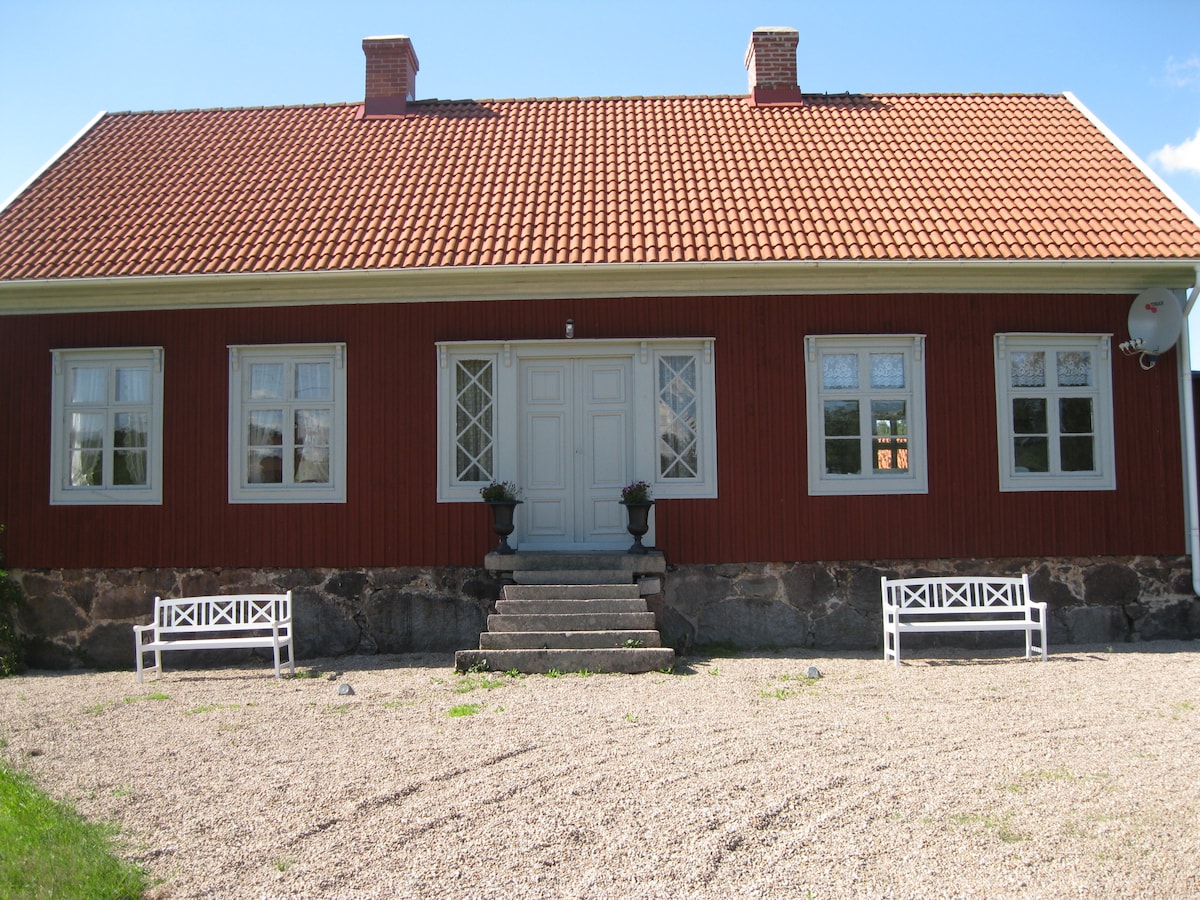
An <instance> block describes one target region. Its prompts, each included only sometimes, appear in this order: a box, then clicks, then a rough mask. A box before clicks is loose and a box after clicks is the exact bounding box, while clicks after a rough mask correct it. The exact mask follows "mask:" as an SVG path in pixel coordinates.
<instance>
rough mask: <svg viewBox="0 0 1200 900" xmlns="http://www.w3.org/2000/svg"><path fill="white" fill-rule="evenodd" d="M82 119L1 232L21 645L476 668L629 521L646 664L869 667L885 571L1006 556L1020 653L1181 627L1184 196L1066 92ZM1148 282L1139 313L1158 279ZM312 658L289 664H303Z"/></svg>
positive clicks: (1192, 530) (1188, 599)
mask: <svg viewBox="0 0 1200 900" xmlns="http://www.w3.org/2000/svg"><path fill="white" fill-rule="evenodd" d="M796 48H797V34H796V32H795V31H792V30H790V29H762V30H760V31H756V32H755V33H754V35H753V36H752V38H751V41H750V46H749V48H748V50H747V55H746V65H747V69H748V71H749V81H750V85H749V92H748V94H744V95H735V96H704V97H610V98H582V99H581V98H570V99H528V100H477V101H453V102H449V101H439V100H415V99H414V84H415V75H416V72H417V68H418V62H417V57H416V54H415V52H414V50H413V46H412V43H411V42H410V41H409V40H408V38H404V37H387V38H369V39H367V40H365V41H364V42H363V49H364V51H365V54H366V98H365V101H364V102H352V103H346V104H344V105H322V106H290V107H276V108H254V109H213V110H194V111H172V112H147V113H115V114H105V115H101V116H99V117H98V118H97V119H96V120H95V121H94V122H93V123H91V124H90V125H89V126H88V128H86V129H85V131H84V132H83V133H82V134H81V135H80V136H79V137H78V138H77V139H76V140H75V141H74V142H73V143H72V144H71V145H70V146H69V147H68V148H66V149H65V150H64V151H63V153H62V154H60V155H59V156H58V157H57V158H55V159H54V160H53V161H52V162H51V163H50V164H49V165H48V166H47V167H46V169H45V170H44V171H43V172H42V173H40V174H39V175H38V176H37V177H36V178H35V179H34V180H33V181H32V182H31V183H30V184H29V185H28V186H27V187H26V188H25V189H24V190H23V191H22V192H21V193H19V194H18V195H17V196H16V197H15V198H14V199H13V200H12V201H11V202H10V203H9V204H8V206H7V207H6V208H4V209H3V210H2V211H0V315H2V316H3V318H2V319H0V347H2V349H3V354H4V359H5V360H6V365H5V366H4V368H3V370H2V374H0V397H2V398H3V402H4V404H5V408H6V409H7V411H8V421H9V422H10V423H12V425H13V427H11V428H10V429H9V431H8V433H7V435H6V438H5V439H4V440H3V442H0V479H2V480H0V522H3V523H4V524H5V525H6V526H7V530H6V531H5V533H4V534H3V541H4V546H3V550H4V552H5V555H6V559H7V563H8V565H9V566H10V567H11V569H12V570H13V571H14V573H15V574H16V575H17V576H18V577H19V578H20V579H21V581H22V583H23V585H24V587H25V589H26V593H27V595H28V596H29V598H30V614H29V616H28V617H27V620H26V623H25V624H26V627H27V628H28V629H29V630H30V631H32V632H36V633H38V634H40V635H41V636H42V637H43V638H44V640H43V641H42V642H41V644H40V645H39V647H40V650H39V651H38V652H39V653H40V657H39V659H40V660H41V661H42V662H44V663H45V664H62V665H65V664H68V663H69V662H70V660H71V659H72V658H73V656H72V652H73V651H75V650H79V651H81V652H82V655H83V657H84V658H85V659H91V660H94V661H99V662H102V663H104V662H108V663H114V664H123V663H124V662H125V661H126V659H127V658H128V657H129V656H130V655H131V650H132V647H131V646H129V637H128V635H129V627H128V626H129V623H130V622H132V621H137V620H140V618H141V617H144V615H145V614H146V613H147V612H148V611H149V608H150V603H151V599H152V597H153V595H154V594H155V593H165V592H172V591H192V592H203V591H202V590H201V589H214V590H215V589H222V588H232V587H235V586H241V585H247V586H249V585H254V586H262V585H274V586H277V587H285V586H286V587H294V588H297V589H298V610H299V612H298V614H299V615H300V617H301V622H300V624H299V625H298V641H299V643H300V648H299V650H300V655H301V657H303V656H306V655H311V654H315V653H340V652H349V651H354V650H362V649H376V650H413V649H439V650H440V649H451V648H453V647H454V646H468V645H470V643H471V642H472V640H473V639H472V638H471V637H470V636H471V635H472V634H473V633H474V632H478V630H479V629H480V627H481V622H482V615H483V611H484V610H485V609H486V607H487V604H488V602H489V601H490V600H491V599H493V598H494V590H495V583H494V580H493V579H492V578H491V577H490V576H489V575H488V574H487V573H486V571H485V570H484V569H483V563H484V557H485V554H487V553H488V551H489V549H490V548H491V547H492V546H493V544H494V536H493V535H492V534H491V531H490V527H489V525H490V519H489V517H488V510H487V508H486V507H485V506H484V505H483V504H482V503H481V502H479V488H480V487H481V486H482V485H484V484H486V483H487V482H489V481H491V480H493V479H502V480H511V481H514V482H516V483H518V484H519V485H520V486H521V487H522V489H523V499H524V503H523V504H522V506H521V507H520V509H519V513H518V519H517V530H516V533H515V534H514V536H513V539H514V542H515V543H517V544H518V545H519V547H520V548H521V550H522V551H539V550H562V549H572V550H584V551H592V550H604V549H611V548H620V547H624V546H627V545H628V543H629V536H628V534H627V533H626V532H625V528H624V525H625V522H624V519H623V517H622V512H623V511H622V510H621V507H620V506H619V504H618V503H617V501H618V499H619V490H620V487H621V485H623V484H626V483H628V482H631V481H634V480H636V479H644V480H646V481H648V482H650V483H651V485H652V486H653V491H654V497H655V499H656V501H657V502H656V505H655V508H654V512H653V518H652V530H651V533H650V534H649V535H648V536H647V541H646V542H647V543H648V544H652V545H653V546H654V547H656V548H657V549H658V550H660V551H661V552H662V554H663V558H664V560H665V563H666V566H667V569H668V574H667V578H666V580H665V614H664V616H665V618H664V630H665V632H666V634H667V637H668V638H669V639H671V640H673V641H674V642H675V643H676V644H677V645H686V644H688V643H691V642H701V643H702V642H707V641H718V640H720V641H730V642H733V643H736V644H742V645H746V646H763V645H776V646H794V645H809V646H826V647H829V646H850V647H853V646H871V645H873V644H877V643H878V641H879V637H878V632H879V628H878V615H879V614H878V605H879V604H878V589H877V581H878V577H879V574H880V573H881V572H907V571H912V570H914V569H920V570H924V571H943V570H963V569H971V570H976V569H977V570H980V571H997V570H1003V571H1011V570H1024V571H1030V572H1033V573H1034V585H1035V593H1036V594H1037V595H1038V596H1039V598H1040V599H1048V600H1050V601H1051V602H1052V604H1053V617H1054V621H1053V626H1054V627H1053V630H1052V633H1051V640H1052V642H1062V641H1067V640H1073V641H1088V640H1100V641H1113V640H1126V639H1136V638H1152V637H1165V636H1173V637H1183V636H1196V635H1200V603H1198V601H1197V600H1196V597H1195V590H1194V586H1193V583H1192V578H1191V570H1192V565H1191V559H1190V557H1194V555H1195V553H1196V546H1195V543H1196V539H1195V535H1196V520H1195V509H1194V508H1193V507H1194V500H1192V499H1190V498H1194V497H1195V491H1194V490H1193V484H1192V481H1193V479H1194V467H1193V464H1192V462H1191V460H1192V459H1193V458H1194V453H1193V452H1192V450H1191V442H1192V434H1193V429H1192V428H1191V423H1192V417H1191V412H1190V411H1191V408H1192V406H1191V396H1190V394H1191V386H1190V380H1189V377H1188V372H1187V366H1186V363H1185V361H1184V359H1183V357H1184V354H1182V353H1180V352H1179V350H1177V349H1173V350H1169V351H1167V352H1165V353H1163V354H1162V355H1161V356H1160V357H1159V358H1158V361H1157V365H1154V366H1153V367H1152V368H1148V369H1147V368H1144V367H1143V366H1141V365H1139V364H1138V360H1137V358H1135V357H1129V356H1126V355H1125V354H1123V353H1121V352H1120V350H1119V349H1118V345H1119V344H1120V343H1121V342H1124V341H1126V340H1127V339H1128V337H1129V334H1128V332H1127V327H1126V322H1127V314H1128V312H1129V310H1130V307H1131V304H1132V303H1133V302H1134V300H1135V298H1137V297H1139V296H1141V295H1143V292H1145V291H1147V290H1149V289H1153V288H1165V289H1167V291H1169V292H1171V293H1170V295H1169V297H1170V300H1171V302H1175V303H1178V304H1179V305H1180V306H1181V307H1182V306H1183V305H1184V303H1185V302H1186V301H1187V300H1188V299H1189V294H1188V292H1189V291H1190V290H1192V289H1193V288H1194V285H1195V284H1196V281H1197V265H1198V264H1200V225H1198V224H1197V221H1196V220H1195V217H1194V214H1192V213H1191V212H1190V211H1189V210H1187V209H1186V207H1184V205H1183V204H1182V203H1181V201H1179V200H1178V199H1177V198H1175V197H1174V196H1173V195H1172V194H1171V193H1170V191H1169V190H1168V189H1167V188H1166V187H1165V186H1164V185H1163V184H1162V183H1161V182H1160V181H1159V180H1158V179H1156V178H1155V176H1154V175H1153V174H1152V173H1151V172H1150V171H1149V170H1148V169H1147V167H1146V166H1145V165H1143V164H1142V163H1141V162H1140V161H1139V160H1138V159H1137V158H1136V157H1135V156H1134V155H1133V154H1132V153H1131V152H1130V151H1129V150H1128V149H1127V148H1125V147H1124V146H1123V145H1122V144H1121V143H1120V142H1119V140H1117V139H1116V138H1115V137H1114V136H1113V135H1112V134H1110V133H1109V132H1108V131H1107V130H1106V129H1105V128H1104V126H1103V125H1102V124H1101V123H1099V122H1098V121H1097V120H1096V119H1095V118H1094V117H1093V116H1092V115H1091V114H1090V113H1089V112H1088V111H1087V110H1086V109H1085V108H1084V107H1083V105H1082V104H1081V103H1080V102H1079V101H1078V100H1077V99H1076V98H1074V97H1073V96H1071V95H954V94H938V95H886V94H878V95H832V96H831V95H827V94H821V93H802V92H801V89H800V87H799V85H798V81H797V66H796ZM1154 296H1158V297H1161V296H1162V295H1161V294H1155V295H1154ZM306 642H307V643H306Z"/></svg>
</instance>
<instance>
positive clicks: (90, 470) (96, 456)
mask: <svg viewBox="0 0 1200 900" xmlns="http://www.w3.org/2000/svg"><path fill="white" fill-rule="evenodd" d="M69 455H70V465H71V487H102V486H103V484H104V475H103V470H102V468H101V465H102V463H103V460H104V457H103V454H101V452H100V451H99V450H72V451H71V453H70V454H69Z"/></svg>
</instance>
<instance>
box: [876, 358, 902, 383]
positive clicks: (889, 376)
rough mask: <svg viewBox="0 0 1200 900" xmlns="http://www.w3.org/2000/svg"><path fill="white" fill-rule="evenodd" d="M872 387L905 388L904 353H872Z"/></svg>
mask: <svg viewBox="0 0 1200 900" xmlns="http://www.w3.org/2000/svg"><path fill="white" fill-rule="evenodd" d="M871 387H873V388H903V387H904V354H903V353H872V354H871Z"/></svg>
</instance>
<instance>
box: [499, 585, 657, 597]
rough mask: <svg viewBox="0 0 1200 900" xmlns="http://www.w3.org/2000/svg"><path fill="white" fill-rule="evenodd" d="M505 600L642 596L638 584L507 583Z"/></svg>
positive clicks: (504, 591) (504, 593)
mask: <svg viewBox="0 0 1200 900" xmlns="http://www.w3.org/2000/svg"><path fill="white" fill-rule="evenodd" d="M501 593H502V594H503V595H504V599H505V600H590V599H596V598H603V599H606V600H618V599H627V598H638V597H641V592H640V591H639V589H638V586H637V585H636V584H633V583H632V582H627V583H623V584H602V583H596V584H577V583H571V584H506V585H505V586H504V589H503V590H502V592H501Z"/></svg>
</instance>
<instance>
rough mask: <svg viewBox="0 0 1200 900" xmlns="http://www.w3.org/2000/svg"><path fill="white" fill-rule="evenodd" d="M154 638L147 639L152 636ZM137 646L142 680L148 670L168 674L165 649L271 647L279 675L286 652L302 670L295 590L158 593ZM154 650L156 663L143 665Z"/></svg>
mask: <svg viewBox="0 0 1200 900" xmlns="http://www.w3.org/2000/svg"><path fill="white" fill-rule="evenodd" d="M147 636H148V637H149V638H150V640H146V637H147ZM133 642H134V645H135V648H136V651H137V680H138V682H141V680H142V675H143V673H144V672H146V671H152V672H157V673H158V674H159V675H162V654H163V651H164V650H236V649H241V648H248V647H270V648H271V649H272V650H273V651H274V653H275V677H276V678H278V677H279V675H280V671H279V669H280V662H281V655H282V651H283V650H284V649H285V648H286V649H287V664H288V666H289V668H290V669H291V672H292V674H293V675H294V674H295V673H296V659H295V654H294V652H293V650H292V592H291V591H288V592H287V593H286V594H228V595H222V596H218V597H180V598H178V599H175V600H164V599H163V598H162V597H155V598H154V619H153V620H152V621H151V622H150V624H149V625H134V626H133ZM147 653H153V654H154V665H153V666H149V667H144V666H143V660H144V656H145V654H147Z"/></svg>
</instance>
